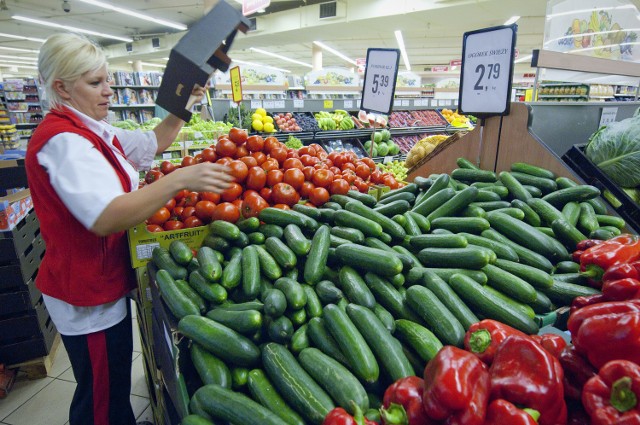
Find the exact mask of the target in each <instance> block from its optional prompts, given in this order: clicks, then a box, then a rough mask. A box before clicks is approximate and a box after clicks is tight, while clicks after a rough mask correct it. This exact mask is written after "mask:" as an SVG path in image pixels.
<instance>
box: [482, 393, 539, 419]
mask: <svg viewBox="0 0 640 425" xmlns="http://www.w3.org/2000/svg"><path fill="white" fill-rule="evenodd" d="M539 417H540V413H539V412H537V411H535V410H530V409H520V408H518V407H516V406H515V405H514V404H513V403H510V402H508V401H507V400H502V399H498V400H493V401H492V402H491V403H489V407H487V419H486V422H485V424H486V425H498V424H505V425H506V424H509V425H537V423H538V421H537V420H538V418H539Z"/></svg>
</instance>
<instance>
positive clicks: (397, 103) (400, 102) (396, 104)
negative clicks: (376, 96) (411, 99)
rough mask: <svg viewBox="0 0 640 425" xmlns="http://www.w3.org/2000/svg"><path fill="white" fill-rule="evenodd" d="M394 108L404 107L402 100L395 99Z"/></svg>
mask: <svg viewBox="0 0 640 425" xmlns="http://www.w3.org/2000/svg"><path fill="white" fill-rule="evenodd" d="M393 106H402V101H401V100H400V99H395V100H394V101H393Z"/></svg>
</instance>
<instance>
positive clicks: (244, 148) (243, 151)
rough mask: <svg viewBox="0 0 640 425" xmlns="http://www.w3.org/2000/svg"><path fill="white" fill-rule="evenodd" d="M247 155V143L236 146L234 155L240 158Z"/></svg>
mask: <svg viewBox="0 0 640 425" xmlns="http://www.w3.org/2000/svg"><path fill="white" fill-rule="evenodd" d="M247 155H249V149H247V145H241V146H238V149H237V150H236V155H235V157H236V158H242V157H243V156H247Z"/></svg>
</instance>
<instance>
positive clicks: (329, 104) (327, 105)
mask: <svg viewBox="0 0 640 425" xmlns="http://www.w3.org/2000/svg"><path fill="white" fill-rule="evenodd" d="M324 109H333V100H325V101H324Z"/></svg>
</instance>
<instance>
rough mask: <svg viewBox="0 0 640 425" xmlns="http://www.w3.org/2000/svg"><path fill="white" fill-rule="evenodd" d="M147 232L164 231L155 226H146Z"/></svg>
mask: <svg viewBox="0 0 640 425" xmlns="http://www.w3.org/2000/svg"><path fill="white" fill-rule="evenodd" d="M147 232H152V233H153V232H164V229H163V228H162V226H158V225H157V224H147Z"/></svg>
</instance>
